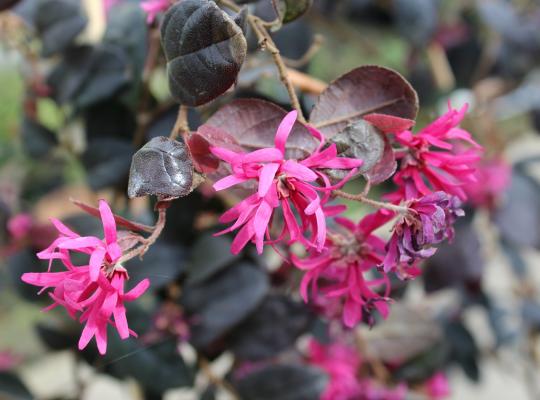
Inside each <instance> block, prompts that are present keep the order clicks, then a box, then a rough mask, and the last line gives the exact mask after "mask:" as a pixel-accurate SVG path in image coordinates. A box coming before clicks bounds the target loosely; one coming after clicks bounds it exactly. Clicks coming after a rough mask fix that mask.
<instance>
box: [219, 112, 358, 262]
mask: <svg viewBox="0 0 540 400" xmlns="http://www.w3.org/2000/svg"><path fill="white" fill-rule="evenodd" d="M296 116H297V113H296V111H293V112H291V113H289V114H287V116H286V117H285V118H284V119H283V121H282V122H281V124H280V126H279V128H278V130H277V133H276V137H275V145H274V147H270V148H263V149H259V150H256V151H253V152H251V153H237V152H234V151H231V150H229V149H226V148H221V147H211V148H210V150H211V152H212V154H214V155H215V156H216V157H218V158H219V159H221V160H223V161H225V162H226V163H228V164H229V166H230V170H231V171H232V173H231V175H229V176H226V177H225V178H223V179H221V180H219V181H218V182H216V183H215V184H214V189H215V190H217V191H220V190H225V189H228V188H230V187H232V186H235V185H239V184H242V183H245V182H248V181H253V180H254V181H256V182H257V184H258V189H257V192H256V193H254V194H252V195H251V196H249V197H247V198H246V199H244V200H242V201H241V202H240V203H238V204H237V205H236V206H235V207H233V208H231V209H230V210H228V211H227V212H226V213H225V214H223V215H222V216H221V218H220V222H222V223H229V222H232V221H235V222H234V224H233V225H232V226H230V227H229V228H227V229H225V230H224V231H222V232H220V233H219V234H225V233H228V232H232V231H234V230H236V229H239V232H238V234H237V235H236V237H235V239H234V241H233V245H232V247H231V250H232V252H233V253H239V252H240V251H241V250H242V249H243V248H244V246H245V245H246V244H247V243H248V242H249V241H254V242H255V244H256V247H257V251H258V253H259V254H261V253H262V251H263V246H264V244H265V237H266V238H267V239H268V240H269V237H270V226H271V225H272V222H273V217H274V211H275V209H276V208H279V207H280V208H281V210H282V212H283V219H284V223H283V229H282V232H281V234H280V236H279V238H278V239H277V240H275V241H267V242H266V243H268V242H270V243H272V244H273V243H275V242H277V241H280V240H281V239H282V238H283V237H285V236H286V235H288V236H289V239H290V242H296V241H298V242H300V243H302V244H304V245H305V246H306V247H309V248H316V249H317V250H318V251H320V250H322V248H323V246H324V242H325V238H326V221H325V218H326V216H327V215H329V214H331V213H332V212H333V209H332V208H329V209H325V208H324V206H325V205H326V203H327V202H328V200H329V198H330V194H331V191H332V190H334V189H337V188H339V187H341V186H342V185H344V184H345V182H347V180H348V179H349V178H350V177H351V176H352V175H353V174H354V172H356V170H355V168H356V167H358V166H360V165H361V164H362V161H361V160H355V159H350V158H341V157H338V156H337V148H336V146H335V145H334V144H333V145H331V146H329V147H328V148H326V149H324V150H323V149H322V147H323V145H324V138H323V136H322V134H321V133H320V132H318V131H317V130H315V129H313V128H310V127H308V129H309V130H310V132H311V134H312V135H313V136H314V137H315V138H316V139H317V140H318V141H319V147H318V148H317V149H316V150H315V151H314V152H313V154H311V155H310V156H309V157H307V158H306V159H304V160H301V161H298V160H289V159H285V143H286V142H287V138H288V136H289V134H290V132H291V130H292V128H293V125H294V123H295V121H296ZM325 168H334V169H352V170H351V171H350V172H349V174H348V175H347V176H346V177H345V179H343V180H342V181H341V182H339V183H338V184H336V185H334V186H332V185H331V184H330V180H329V178H328V177H327V176H326V175H325V174H324V173H323V172H322V171H321V170H324V169H325ZM316 181H318V182H321V184H322V185H323V186H319V185H315V182H316ZM320 192H322V195H321V194H320ZM293 210H296V212H297V213H298V215H299V217H300V221H301V227H300V225H299V224H298V222H297V219H296V217H295V215H294V212H293ZM307 230H311V238H309V239H308V238H306V237H305V236H304V233H303V232H305V231H307Z"/></svg>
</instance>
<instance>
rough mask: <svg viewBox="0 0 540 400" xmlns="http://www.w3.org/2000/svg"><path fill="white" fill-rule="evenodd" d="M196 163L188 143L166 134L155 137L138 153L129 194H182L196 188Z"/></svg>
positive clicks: (179, 195) (132, 164) (132, 167)
mask: <svg viewBox="0 0 540 400" xmlns="http://www.w3.org/2000/svg"><path fill="white" fill-rule="evenodd" d="M192 184H193V163H192V162H191V158H190V155H189V152H188V151H187V148H186V145H185V144H184V143H183V142H179V141H176V140H173V139H169V138H167V137H164V136H161V137H157V138H154V139H152V140H151V141H150V142H148V143H147V144H146V145H144V146H143V147H142V148H141V149H140V150H139V151H137V153H135V155H134V156H133V161H132V163H131V170H130V173H129V184H128V196H129V197H130V198H133V197H141V196H147V195H152V196H160V197H167V198H173V197H183V196H186V195H188V194H189V193H191V191H192V190H193V188H192Z"/></svg>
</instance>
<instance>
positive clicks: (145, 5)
mask: <svg viewBox="0 0 540 400" xmlns="http://www.w3.org/2000/svg"><path fill="white" fill-rule="evenodd" d="M170 5H171V2H170V0H145V1H142V2H141V8H142V9H143V10H144V12H145V13H146V14H147V15H148V16H147V18H146V22H147V23H149V24H151V23H153V22H154V20H155V19H156V16H157V15H158V14H159V13H162V12H165V11H167V9H168V8H169V7H170Z"/></svg>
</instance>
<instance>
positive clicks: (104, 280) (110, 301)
mask: <svg viewBox="0 0 540 400" xmlns="http://www.w3.org/2000/svg"><path fill="white" fill-rule="evenodd" d="M99 211H100V214H101V220H102V223H103V230H104V233H105V239H103V240H102V239H99V238H97V237H93V236H88V237H82V236H79V235H78V234H77V233H75V232H73V231H71V230H70V229H69V228H68V227H66V226H65V225H64V224H62V223H61V222H60V221H58V220H52V222H53V224H54V225H55V227H56V229H57V230H58V232H59V233H60V235H59V237H58V238H57V239H56V240H55V241H54V242H53V243H52V244H51V245H50V246H49V247H48V248H47V249H45V250H43V251H42V252H40V253H38V257H39V258H41V259H45V260H49V261H50V263H52V261H53V260H60V261H61V262H62V264H63V265H64V267H65V268H66V271H62V272H50V268H51V265H50V264H49V271H48V272H43V273H25V274H23V276H22V280H23V281H24V282H26V283H28V284H31V285H34V286H40V287H42V289H41V290H40V293H41V292H43V291H45V290H47V289H49V288H52V289H53V290H52V291H51V292H49V296H50V297H51V299H52V300H53V304H51V305H50V306H49V307H47V308H46V310H50V309H52V308H55V307H57V306H62V307H64V308H65V309H66V310H67V312H68V313H69V315H70V316H71V317H72V318H75V317H76V315H77V314H79V313H80V317H79V321H80V322H81V323H85V326H84V329H83V331H82V334H81V338H80V340H79V349H81V350H82V349H84V348H85V347H86V346H87V345H88V343H89V342H90V340H91V339H92V338H93V337H95V338H96V343H97V346H98V350H99V352H100V353H101V354H105V352H106V350H107V325H108V324H112V325H114V326H115V327H116V330H117V331H118V334H119V335H120V337H121V338H122V339H127V338H128V337H129V335H130V334H131V335H133V336H136V334H135V333H134V332H133V331H131V330H130V329H129V328H128V323H127V319H126V309H125V306H124V303H125V302H127V301H133V300H135V299H137V298H138V297H140V296H141V295H142V294H143V293H144V292H145V291H146V289H147V288H148V286H149V284H150V282H149V280H148V279H144V280H143V281H141V282H140V283H139V284H137V285H136V286H135V287H134V288H133V289H132V290H130V291H129V292H127V293H124V284H125V281H126V280H127V279H128V274H127V271H126V270H125V269H124V267H122V265H120V264H119V263H118V261H119V258H120V256H121V255H122V251H121V249H120V246H119V245H118V243H117V241H116V236H117V233H116V223H115V220H114V216H113V214H112V212H111V209H110V208H109V206H108V204H107V203H106V202H105V201H103V200H100V202H99ZM70 251H75V252H81V253H85V254H88V255H89V256H90V260H89V264H88V265H83V266H75V265H73V263H72V261H71V258H70ZM111 318H114V323H113V322H112V320H111Z"/></svg>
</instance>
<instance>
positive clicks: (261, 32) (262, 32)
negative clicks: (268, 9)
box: [217, 0, 306, 123]
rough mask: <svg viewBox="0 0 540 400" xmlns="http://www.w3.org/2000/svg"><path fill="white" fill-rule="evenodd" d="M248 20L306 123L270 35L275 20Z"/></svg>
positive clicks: (228, 0) (225, 1) (226, 0)
mask: <svg viewBox="0 0 540 400" xmlns="http://www.w3.org/2000/svg"><path fill="white" fill-rule="evenodd" d="M217 3H219V4H221V5H223V6H224V7H227V8H229V9H231V10H232V11H234V12H238V11H240V9H241V8H240V6H238V4H236V3H235V2H234V1H232V0H217ZM248 21H249V24H250V25H251V27H252V28H253V32H254V33H255V35H256V36H257V39H258V40H259V45H260V46H261V48H263V49H267V50H268V51H269V52H270V54H271V55H272V58H273V60H274V63H275V64H276V67H277V69H278V73H279V77H280V79H281V82H282V83H283V85H284V86H285V88H286V89H287V92H288V93H289V98H290V100H291V105H292V106H293V108H294V109H295V110H296V111H297V112H298V119H299V120H300V122H303V123H306V118H305V117H304V114H303V113H302V107H301V106H300V102H299V101H298V96H297V95H296V91H295V90H294V86H293V84H292V82H291V80H290V79H289V75H288V71H287V66H286V65H285V62H284V61H283V58H281V54H280V52H279V49H278V48H277V46H276V44H275V43H274V41H273V40H272V37H271V36H270V33H269V32H268V28H269V27H272V26H274V25H275V21H273V22H266V21H263V20H262V19H260V18H259V17H257V16H255V15H248Z"/></svg>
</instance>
